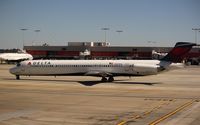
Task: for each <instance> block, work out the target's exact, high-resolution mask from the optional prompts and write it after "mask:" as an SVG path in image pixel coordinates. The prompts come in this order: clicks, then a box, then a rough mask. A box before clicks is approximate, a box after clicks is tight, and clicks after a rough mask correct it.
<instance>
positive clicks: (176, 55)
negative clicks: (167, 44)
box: [160, 42, 196, 63]
mask: <svg viewBox="0 0 200 125" xmlns="http://www.w3.org/2000/svg"><path fill="white" fill-rule="evenodd" d="M193 46H196V44H195V43H189V42H178V43H176V45H175V47H174V48H173V49H172V50H171V51H170V52H169V53H168V54H167V55H166V56H165V57H163V58H162V59H161V60H160V61H166V62H171V63H179V62H182V61H183V60H184V59H185V57H186V55H187V54H188V52H189V51H190V50H191V49H192V47H193Z"/></svg>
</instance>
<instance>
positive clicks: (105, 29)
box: [101, 28, 110, 42]
mask: <svg viewBox="0 0 200 125" xmlns="http://www.w3.org/2000/svg"><path fill="white" fill-rule="evenodd" d="M101 30H104V31H105V42H106V35H107V34H106V31H107V30H110V28H101Z"/></svg>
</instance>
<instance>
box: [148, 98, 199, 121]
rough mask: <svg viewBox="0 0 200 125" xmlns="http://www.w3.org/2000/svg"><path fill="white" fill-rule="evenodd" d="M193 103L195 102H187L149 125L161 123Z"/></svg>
mask: <svg viewBox="0 0 200 125" xmlns="http://www.w3.org/2000/svg"><path fill="white" fill-rule="evenodd" d="M194 102H195V100H191V101H189V102H187V103H185V104H183V105H181V106H180V107H178V108H176V109H175V110H173V111H171V112H169V113H168V114H166V115H164V116H162V117H160V118H158V119H156V120H154V121H153V122H151V123H149V125H156V124H158V123H160V122H161V121H163V120H165V119H167V118H169V117H170V116H172V115H174V114H176V113H177V112H179V111H181V110H183V109H184V108H186V107H188V106H190V105H192V104H193V103H194Z"/></svg>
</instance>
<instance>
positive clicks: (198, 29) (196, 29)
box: [192, 28, 200, 43]
mask: <svg viewBox="0 0 200 125" xmlns="http://www.w3.org/2000/svg"><path fill="white" fill-rule="evenodd" d="M192 30H194V33H195V36H194V37H195V38H194V39H195V43H197V31H200V28H192Z"/></svg>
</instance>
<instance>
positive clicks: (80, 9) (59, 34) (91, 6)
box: [0, 0, 200, 49]
mask: <svg viewBox="0 0 200 125" xmlns="http://www.w3.org/2000/svg"><path fill="white" fill-rule="evenodd" d="M199 12H200V0H0V48H1V49H10V48H22V47H23V45H41V44H44V43H47V44H49V45H67V42H92V41H93V42H104V41H105V32H106V41H107V42H110V43H111V45H113V46H173V45H174V44H175V43H176V42H178V41H189V42H195V32H194V31H193V30H192V28H200V14H199ZM102 28H109V30H107V31H105V30H102ZM20 29H27V30H26V31H22V30H20ZM35 30H40V32H35ZM117 30H121V31H123V32H121V33H119V32H116V31H117ZM197 34H198V35H197V36H198V37H199V39H198V42H200V32H198V33H197Z"/></svg>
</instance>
